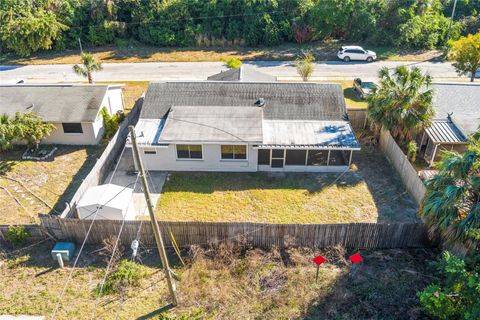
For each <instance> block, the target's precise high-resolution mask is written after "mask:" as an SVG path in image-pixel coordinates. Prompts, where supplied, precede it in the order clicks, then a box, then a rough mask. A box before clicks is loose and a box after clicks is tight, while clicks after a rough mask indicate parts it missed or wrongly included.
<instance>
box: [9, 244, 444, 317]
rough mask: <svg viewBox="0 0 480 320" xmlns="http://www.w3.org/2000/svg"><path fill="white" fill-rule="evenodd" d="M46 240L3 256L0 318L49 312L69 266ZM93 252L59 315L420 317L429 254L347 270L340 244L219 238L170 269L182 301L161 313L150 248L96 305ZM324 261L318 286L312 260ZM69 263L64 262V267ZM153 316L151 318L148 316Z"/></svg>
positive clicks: (388, 257)
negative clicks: (139, 273)
mask: <svg viewBox="0 0 480 320" xmlns="http://www.w3.org/2000/svg"><path fill="white" fill-rule="evenodd" d="M51 246H53V243H52V244H48V245H45V246H40V247H37V248H33V249H31V250H27V251H24V252H22V253H21V254H19V255H16V256H9V257H8V258H2V257H1V256H0V314H14V315H20V314H28V315H45V316H47V318H48V317H51V316H52V313H53V310H54V308H55V303H56V301H57V297H58V295H59V293H60V291H61V289H62V287H63V285H64V283H65V281H66V279H67V277H68V274H69V272H70V267H69V266H67V267H66V268H65V269H57V268H56V267H55V262H54V261H53V260H52V259H51V257H50V253H49V250H50V248H51ZM95 250H96V248H93V247H88V246H87V247H86V248H85V251H84V254H83V255H82V258H81V260H80V264H79V267H78V268H77V269H76V270H75V271H74V274H73V277H72V280H71V282H70V285H69V287H68V289H67V290H66V292H65V295H64V296H63V299H62V303H61V308H60V309H59V312H58V314H57V316H56V319H80V320H81V319H91V318H92V314H93V310H94V308H96V318H97V319H115V318H117V316H118V319H135V318H139V317H142V316H143V317H144V318H147V317H146V315H148V314H150V315H151V317H153V318H155V317H158V316H159V319H232V320H236V319H299V318H301V319H421V318H423V315H422V314H421V312H420V310H419V303H418V300H417V298H416V295H415V293H416V292H417V291H419V290H422V289H423V288H424V286H425V285H426V283H428V282H429V281H430V278H429V277H428V276H427V275H428V274H429V272H430V271H429V270H428V267H427V266H428V261H430V260H432V259H434V258H435V254H436V252H434V251H430V250H428V251H427V250H409V251H407V250H404V251H402V250H376V251H362V252H361V254H362V256H363V257H364V258H365V262H364V264H363V265H362V266H361V267H360V268H359V269H358V271H357V272H356V274H355V276H351V275H350V267H349V264H348V263H347V261H346V258H347V257H348V256H349V255H350V254H352V253H353V252H352V251H346V250H344V249H343V248H341V247H335V248H330V249H322V250H312V249H305V248H283V249H281V248H274V249H272V250H269V251H262V250H259V249H250V248H246V247H244V246H237V247H236V246H235V244H232V243H221V244H219V245H216V246H214V247H210V248H208V249H201V248H198V247H192V248H191V249H190V250H189V255H188V257H185V258H184V259H185V261H187V265H186V266H185V267H177V268H176V269H175V272H176V273H177V274H179V276H180V278H181V280H180V282H177V290H178V296H179V300H180V305H179V306H178V307H177V308H175V309H173V310H171V311H168V312H164V313H162V314H160V315H159V313H155V311H156V310H158V309H159V308H161V307H163V306H165V305H166V304H167V303H168V301H169V299H168V290H167V288H166V287H165V279H164V276H163V273H162V272H161V271H160V270H159V269H158V266H159V261H158V259H157V254H156V251H155V250H153V251H150V253H148V252H146V251H141V252H140V256H141V260H142V262H143V264H144V267H143V269H144V270H145V271H146V275H145V277H144V278H142V279H141V280H140V283H139V284H138V286H136V287H129V288H127V290H126V291H125V292H124V295H120V294H110V295H105V296H102V297H100V299H99V301H98V303H96V301H95V300H96V296H95V288H97V286H98V284H99V283H100V282H101V279H102V277H103V274H104V272H105V263H104V262H103V259H102V258H100V257H99V256H98V254H97V253H95ZM318 254H322V255H323V256H325V257H326V258H327V260H328V263H326V264H325V265H323V266H322V267H321V270H320V275H319V279H318V282H315V272H316V269H315V267H314V265H313V264H312V262H311V259H312V258H313V257H314V256H316V255H318ZM67 265H68V264H67ZM152 313H153V314H152Z"/></svg>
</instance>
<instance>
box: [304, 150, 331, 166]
mask: <svg viewBox="0 0 480 320" xmlns="http://www.w3.org/2000/svg"><path fill="white" fill-rule="evenodd" d="M327 159H328V150H308V159H307V165H309V166H326V165H327Z"/></svg>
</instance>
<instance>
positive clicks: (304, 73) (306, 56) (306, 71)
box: [295, 52, 315, 81]
mask: <svg viewBox="0 0 480 320" xmlns="http://www.w3.org/2000/svg"><path fill="white" fill-rule="evenodd" d="M312 61H315V57H314V56H313V55H312V54H311V53H310V52H303V57H302V58H298V59H297V60H295V65H296V67H297V72H298V74H299V75H300V76H301V77H302V80H303V81H308V79H309V78H310V76H311V75H312V73H313V70H314V66H313V63H312Z"/></svg>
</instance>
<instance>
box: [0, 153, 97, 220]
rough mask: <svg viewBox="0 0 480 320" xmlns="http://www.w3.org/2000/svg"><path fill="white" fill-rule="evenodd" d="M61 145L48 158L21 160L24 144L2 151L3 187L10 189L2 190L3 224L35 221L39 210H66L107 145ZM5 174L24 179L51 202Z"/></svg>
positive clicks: (0, 178) (0, 172)
mask: <svg viewBox="0 0 480 320" xmlns="http://www.w3.org/2000/svg"><path fill="white" fill-rule="evenodd" d="M58 148H59V149H58V150H57V151H56V152H55V154H54V156H53V158H52V159H48V160H45V161H35V160H22V159H21V156H22V154H23V152H24V151H25V149H24V148H21V147H17V148H16V149H14V150H11V151H7V152H3V153H0V186H1V187H2V188H5V189H6V190H8V192H7V191H6V190H5V189H0V224H23V223H35V222H37V221H38V220H37V214H38V213H43V214H48V213H52V212H55V211H57V212H61V211H63V209H64V208H65V202H68V201H70V199H71V198H72V196H73V194H74V193H75V192H76V190H77V188H78V187H79V186H80V184H81V183H82V180H83V179H84V178H85V177H86V176H87V174H88V173H89V172H90V170H91V169H92V167H93V166H94V164H95V162H96V160H97V159H98V158H99V157H100V156H101V154H102V152H103V150H104V148H105V146H88V147H85V146H58ZM6 177H9V178H13V179H16V180H18V181H21V182H22V183H23V184H24V185H25V186H26V187H27V188H28V189H29V190H30V191H32V192H33V193H35V194H36V195H37V196H39V197H40V198H41V199H43V200H44V201H45V203H46V204H48V205H46V204H45V203H43V202H42V201H40V200H39V199H37V198H36V197H35V196H34V195H32V194H31V193H30V192H29V191H28V190H26V189H25V187H24V186H22V185H21V184H20V183H18V182H15V181H11V180H8V179H6ZM15 198H16V199H17V200H18V201H19V202H20V204H21V205H20V204H19V203H18V202H17V201H16V200H15ZM50 207H53V209H52V208H50Z"/></svg>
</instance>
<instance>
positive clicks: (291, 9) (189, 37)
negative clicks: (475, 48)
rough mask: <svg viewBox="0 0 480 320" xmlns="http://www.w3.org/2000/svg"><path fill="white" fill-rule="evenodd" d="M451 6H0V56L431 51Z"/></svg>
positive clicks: (468, 7) (332, 0)
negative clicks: (109, 51)
mask: <svg viewBox="0 0 480 320" xmlns="http://www.w3.org/2000/svg"><path fill="white" fill-rule="evenodd" d="M452 3H453V1H451V0H430V1H416V0H402V1H384V0H329V1H323V0H296V1H291V0H278V1H270V0H257V1H252V0H215V1H191V0H165V1H160V2H159V1H157V0H146V1H137V0H111V1H101V0H94V1H78V0H64V1H50V0H35V1H34V0H26V1H23V0H22V1H21V0H4V1H2V2H1V3H0V39H1V40H2V41H1V42H0V49H1V50H2V51H10V52H15V53H17V54H19V55H22V56H28V55H30V54H32V53H34V52H37V51H39V50H49V49H51V48H53V49H55V50H63V49H65V48H77V47H78V38H80V39H81V40H82V41H83V43H84V44H86V45H90V46H100V45H106V44H115V45H117V46H135V45H136V44H138V43H142V44H146V45H153V46H162V47H170V46H172V47H173V46H177V47H178V46H193V45H196V46H225V45H235V46H237V45H248V46H259V45H266V46H272V45H278V44H281V43H285V42H293V41H296V42H298V43H306V42H308V41H315V40H324V39H332V38H333V39H340V40H346V41H348V42H369V43H371V44H376V45H378V46H397V47H401V48H416V49H424V48H435V47H438V46H441V45H443V44H444V43H445V41H446V34H447V32H448V31H447V30H448V28H449V16H450V14H451V11H452ZM479 11H480V2H479V1H477V0H470V1H468V0H460V1H459V3H458V5H457V14H456V15H455V22H454V23H453V26H452V32H451V36H452V38H454V39H456V38H457V37H458V36H459V34H460V32H461V30H464V31H465V32H472V30H473V32H475V31H476V30H477V28H478V27H479V26H480V22H478V12H479Z"/></svg>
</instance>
